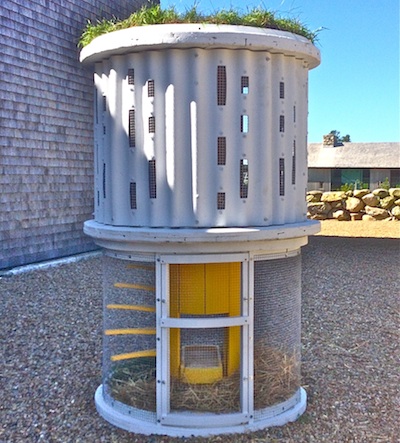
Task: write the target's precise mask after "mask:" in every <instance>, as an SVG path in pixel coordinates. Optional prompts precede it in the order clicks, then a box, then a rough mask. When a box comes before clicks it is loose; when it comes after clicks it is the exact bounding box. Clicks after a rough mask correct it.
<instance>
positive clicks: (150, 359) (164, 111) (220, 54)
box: [81, 24, 319, 436]
mask: <svg viewBox="0 0 400 443" xmlns="http://www.w3.org/2000/svg"><path fill="white" fill-rule="evenodd" d="M81 60H82V61H83V62H85V63H93V64H94V65H95V97H96V99H95V219H94V220H91V221H88V222H86V223H85V228H84V229H85V232H86V233H87V234H88V235H89V236H91V237H92V238H93V239H94V240H95V241H96V242H97V244H98V245H100V246H102V247H103V248H104V251H105V254H104V255H105V256H104V262H105V263H104V281H105V285H104V299H105V302H104V362H103V382H102V385H101V386H100V387H99V388H98V390H97V392H96V396H95V400H96V406H97V409H98V411H99V413H100V414H101V415H102V416H103V417H104V418H105V419H106V420H108V421H109V422H111V423H113V424H114V425H116V426H119V427H121V428H124V429H127V430H130V431H134V432H140V433H144V434H153V433H156V434H166V435H177V436H179V435H182V436H185V435H187V436H189V435H210V434H217V433H226V432H244V431H246V430H256V429H260V428H264V427H267V426H273V425H274V426H275V425H281V424H284V423H286V422H288V421H293V420H295V419H296V418H297V417H298V416H299V415H300V414H302V412H303V411H304V410H305V407H306V393H305V391H304V390H303V389H302V388H301V385H300V311H301V310H300V298H301V257H300V248H301V246H303V245H305V244H306V242H307V235H309V234H312V233H315V232H317V231H318V229H319V224H318V223H316V222H314V221H308V220H307V219H306V209H305V189H306V184H307V159H306V154H307V150H306V144H307V78H308V71H309V69H311V68H314V67H315V66H317V65H318V64H319V52H318V50H317V49H316V48H315V46H313V45H312V44H311V43H310V42H309V41H308V40H306V39H305V38H302V37H299V36H297V35H293V34H290V33H288V32H283V31H276V30H270V29H259V28H251V27H242V26H229V25H220V26H216V25H197V24H190V25H183V24H180V25H155V26H147V27H141V28H130V29H127V30H121V31H117V32H114V33H110V34H107V35H104V36H101V37H98V38H97V39H95V40H94V41H93V42H92V43H91V44H89V45H88V46H87V47H86V48H84V49H83V51H82V54H81Z"/></svg>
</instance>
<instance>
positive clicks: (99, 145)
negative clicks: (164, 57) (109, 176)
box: [93, 63, 104, 223]
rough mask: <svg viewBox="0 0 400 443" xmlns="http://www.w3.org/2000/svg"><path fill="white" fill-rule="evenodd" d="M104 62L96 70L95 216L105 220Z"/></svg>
mask: <svg viewBox="0 0 400 443" xmlns="http://www.w3.org/2000/svg"><path fill="white" fill-rule="evenodd" d="M102 97H103V87H102V64H101V63H97V64H96V66H95V72H94V110H93V111H94V193H95V194H94V200H95V201H94V218H95V220H96V221H97V222H99V223H103V222H104V199H103V194H102V193H103V189H102V186H103V184H102V180H101V178H102V169H103V158H104V141H103V121H102V114H103V110H102Z"/></svg>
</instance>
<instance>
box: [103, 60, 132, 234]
mask: <svg viewBox="0 0 400 443" xmlns="http://www.w3.org/2000/svg"><path fill="white" fill-rule="evenodd" d="M124 66H125V63H124V58H123V57H121V56H115V57H112V58H111V69H110V77H109V79H110V82H109V88H108V90H109V100H108V105H109V118H110V123H111V129H110V138H111V174H112V189H111V198H112V203H111V205H112V221H113V224H115V225H126V224H127V223H129V210H128V202H129V186H128V183H129V175H128V170H127V169H128V168H127V157H128V149H127V146H126V132H125V130H124V127H123V124H122V118H121V117H122V116H121V111H122V110H123V100H122V87H123V78H124V77H125V69H124Z"/></svg>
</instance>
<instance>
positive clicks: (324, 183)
mask: <svg viewBox="0 0 400 443" xmlns="http://www.w3.org/2000/svg"><path fill="white" fill-rule="evenodd" d="M386 179H387V180H389V182H390V185H391V186H396V185H398V184H399V183H400V143H397V142H396V143H343V144H338V143H337V141H336V138H335V137H333V136H332V135H331V134H329V136H325V137H324V141H323V143H310V144H309V145H308V190H310V191H311V190H315V189H321V190H324V191H329V190H334V189H339V188H340V187H341V186H342V185H344V184H353V185H355V186H357V187H358V188H360V187H361V185H362V184H366V185H368V187H369V188H378V187H379V186H380V185H381V183H382V182H384V181H385V180H386Z"/></svg>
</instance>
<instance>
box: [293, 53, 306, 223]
mask: <svg viewBox="0 0 400 443" xmlns="http://www.w3.org/2000/svg"><path fill="white" fill-rule="evenodd" d="M296 74H297V88H296V89H297V96H298V100H297V103H298V104H297V106H296V127H297V134H296V148H297V168H296V181H297V184H296V188H297V197H296V201H297V204H298V212H299V214H302V215H303V217H302V220H306V218H307V215H306V214H307V205H306V202H305V194H306V190H307V178H308V177H307V120H308V67H307V66H306V65H305V62H304V61H301V60H298V61H297V65H296Z"/></svg>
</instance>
